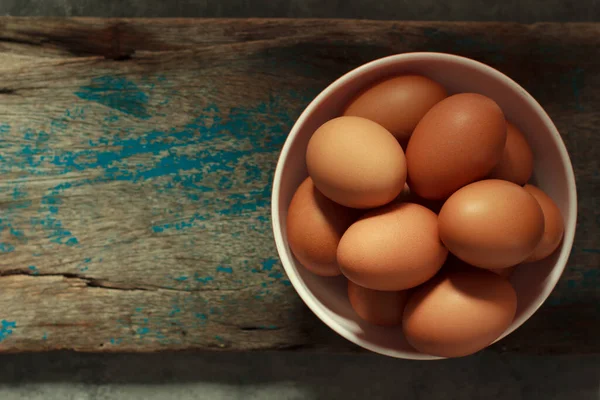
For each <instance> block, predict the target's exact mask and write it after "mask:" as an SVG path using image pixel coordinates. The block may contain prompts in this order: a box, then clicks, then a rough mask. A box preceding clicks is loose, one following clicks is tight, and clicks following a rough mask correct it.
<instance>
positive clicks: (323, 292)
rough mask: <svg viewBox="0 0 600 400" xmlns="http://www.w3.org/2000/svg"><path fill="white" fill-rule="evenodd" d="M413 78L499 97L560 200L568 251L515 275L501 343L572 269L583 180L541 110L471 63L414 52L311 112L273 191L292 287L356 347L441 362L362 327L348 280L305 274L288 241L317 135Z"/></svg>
mask: <svg viewBox="0 0 600 400" xmlns="http://www.w3.org/2000/svg"><path fill="white" fill-rule="evenodd" d="M405 73H417V74H420V75H424V76H427V77H429V78H431V79H433V80H435V81H437V82H439V83H441V84H442V85H444V86H445V87H446V89H447V90H448V91H449V93H451V94H452V93H459V92H474V93H480V94H483V95H485V96H488V97H490V98H492V99H494V100H495V101H496V102H497V103H498V104H499V105H500V107H501V108H502V110H503V111H504V114H505V115H506V117H507V119H508V120H510V121H511V122H513V123H514V124H515V125H516V126H517V127H519V128H520V129H521V130H522V132H523V133H524V134H525V135H526V137H527V139H528V141H529V143H530V145H531V147H532V149H533V152H534V156H535V161H534V163H535V164H534V176H533V178H532V180H533V182H534V183H535V184H536V185H538V186H539V187H540V188H541V189H542V190H544V191H545V192H546V193H547V194H548V195H549V196H550V197H551V198H552V199H553V200H554V201H555V202H556V204H557V205H558V207H559V208H560V210H561V212H562V215H563V218H564V220H565V237H564V240H563V243H562V245H561V246H562V247H561V248H560V249H559V250H558V251H556V252H555V253H554V254H553V255H552V256H550V257H549V258H547V259H545V260H542V261H540V262H537V263H535V264H528V265H525V266H521V267H520V268H517V270H516V271H515V273H514V274H513V275H512V277H511V282H512V283H513V286H514V287H515V289H516V291H517V294H518V301H519V305H518V310H517V316H516V318H515V320H514V322H513V323H512V325H511V326H510V327H509V328H508V329H507V330H506V331H505V332H504V334H503V335H502V336H501V337H500V338H499V339H501V338H502V337H504V336H506V335H508V334H509V333H510V332H512V331H513V330H514V329H516V328H517V327H518V326H520V325H521V324H522V323H523V322H524V321H525V320H527V319H528V318H529V317H530V316H531V315H532V314H533V313H534V312H535V311H536V310H537V309H538V308H539V306H540V305H541V304H542V303H543V301H544V300H545V299H546V298H547V297H548V295H549V294H550V292H551V290H552V289H553V288H554V286H555V285H556V282H557V281H558V279H559V277H560V275H561V273H562V271H563V269H564V266H565V264H566V261H567V259H568V256H569V253H570V250H571V246H572V242H573V237H574V232H575V220H576V192H575V180H574V175H573V170H572V167H571V164H570V161H569V157H568V154H567V152H566V148H565V146H564V144H563V142H562V140H561V138H560V136H559V134H558V132H557V131H556V128H555V127H554V125H553V124H552V122H551V120H550V118H549V117H548V116H547V115H546V113H545V112H544V111H543V109H542V108H541V107H540V105H539V104H538V103H537V102H536V101H535V100H534V99H533V98H532V97H531V96H530V95H529V94H528V93H527V92H526V91H525V90H524V89H523V88H521V87H520V86H519V85H517V84H516V83H515V82H513V81H512V80H510V79H509V78H507V77H506V76H504V75H503V74H501V73H500V72H498V71H496V70H494V69H492V68H491V67H488V66H485V65H483V64H480V63H478V62H476V61H473V60H469V59H466V58H463V57H458V56H452V55H448V54H438V53H409V54H403V55H398V56H391V57H387V58H383V59H380V60H376V61H374V62H371V63H369V64H366V65H363V66H362V67H359V68H357V69H355V70H353V71H351V72H349V73H348V74H346V75H344V76H342V77H341V78H339V79H338V80H337V81H335V82H334V83H333V84H332V85H330V86H329V87H328V88H327V89H325V90H324V91H323V92H322V93H321V94H320V95H319V96H317V98H315V100H314V101H313V102H312V103H311V104H310V105H309V106H308V107H307V109H306V110H305V111H304V113H303V114H302V115H301V116H300V118H299V119H298V121H297V122H296V124H295V126H294V128H293V129H292V132H291V133H290V135H289V137H288V139H287V141H286V143H285V145H284V148H283V151H282V153H281V156H280V160H279V163H278V166H277V171H276V174H275V182H274V188H273V226H274V235H275V240H276V242H277V247H278V251H279V255H280V258H281V260H282V263H283V266H284V268H285V270H286V272H287V274H288V276H289V278H290V281H291V282H292V284H293V285H294V287H295V289H296V291H297V292H298V294H299V295H300V296H301V297H302V299H303V300H304V301H305V302H306V304H307V305H308V306H309V307H310V308H311V309H312V311H313V312H315V314H316V315H317V316H318V317H319V318H321V319H322V320H323V321H324V322H325V323H326V324H327V325H329V326H330V327H331V328H332V329H334V330H335V331H336V332H337V333H339V334H340V335H342V336H344V337H345V338H347V339H349V340H350V341H352V342H354V343H356V344H358V345H360V346H362V347H365V348H367V349H369V350H372V351H375V352H378V353H381V354H386V355H389V356H394V357H400V358H411V359H434V358H437V357H432V356H429V355H425V354H422V353H419V352H418V351H416V350H414V349H413V348H412V347H410V345H408V343H407V342H406V340H405V339H404V337H403V335H402V331H401V329H400V328H381V327H377V326H374V325H371V324H368V323H365V322H363V321H361V320H360V318H359V317H358V316H357V315H356V314H355V313H354V311H353V310H352V308H351V306H350V303H349V301H348V299H347V295H346V282H345V278H343V277H338V278H322V277H318V276H315V275H313V274H311V273H310V272H308V271H307V270H305V269H304V268H303V267H302V265H300V263H299V262H298V261H297V260H296V259H295V258H294V256H293V254H292V252H291V251H290V249H289V246H288V244H287V239H286V235H285V229H286V223H285V221H286V214H287V209H288V206H289V203H290V201H291V199H292V196H293V194H294V192H295V190H296V188H297V187H298V185H299V184H300V183H301V182H302V181H303V180H304V179H305V178H306V177H307V175H308V174H307V170H306V164H305V153H306V146H307V144H308V140H309V139H310V136H311V135H312V133H313V132H314V131H315V130H316V129H317V128H318V127H319V126H320V125H321V124H323V123H324V122H326V121H328V120H329V119H331V118H334V117H336V116H339V115H340V114H341V112H342V109H343V107H344V106H345V105H346V104H347V103H348V101H349V100H350V99H352V98H353V96H355V95H356V94H357V93H358V92H359V91H360V90H362V89H364V88H365V87H368V86H369V85H370V84H372V83H374V82H376V81H378V80H380V79H382V78H385V77H387V76H392V75H398V74H405ZM499 339H498V340H499Z"/></svg>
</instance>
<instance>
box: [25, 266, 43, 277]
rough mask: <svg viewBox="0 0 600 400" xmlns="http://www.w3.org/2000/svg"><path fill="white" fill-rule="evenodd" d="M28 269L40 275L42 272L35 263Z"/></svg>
mask: <svg viewBox="0 0 600 400" xmlns="http://www.w3.org/2000/svg"><path fill="white" fill-rule="evenodd" d="M27 269H29V270H30V271H31V273H32V274H33V275H39V273H40V271H38V269H37V267H36V266H35V265H30V266H29V267H27Z"/></svg>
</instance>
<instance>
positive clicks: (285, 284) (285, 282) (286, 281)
mask: <svg viewBox="0 0 600 400" xmlns="http://www.w3.org/2000/svg"><path fill="white" fill-rule="evenodd" d="M281 284H282V285H283V286H292V282H290V281H288V280H287V279H283V280H282V281H281Z"/></svg>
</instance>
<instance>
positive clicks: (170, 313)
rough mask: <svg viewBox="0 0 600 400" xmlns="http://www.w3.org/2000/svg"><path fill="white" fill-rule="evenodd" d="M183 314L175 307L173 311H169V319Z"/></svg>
mask: <svg viewBox="0 0 600 400" xmlns="http://www.w3.org/2000/svg"><path fill="white" fill-rule="evenodd" d="M180 312H181V308H179V306H178V305H174V306H173V308H172V309H171V311H169V317H174V316H175V315H177V314H179V313H180Z"/></svg>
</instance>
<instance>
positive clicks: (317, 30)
mask: <svg viewBox="0 0 600 400" xmlns="http://www.w3.org/2000/svg"><path fill="white" fill-rule="evenodd" d="M599 45H600V24H535V25H518V24H504V23H429V22H428V23H400V22H374V21H350V20H260V19H257V20H138V19H135V20H126V19H123V20H110V19H67V20H63V19H16V18H0V177H1V178H0V252H2V254H1V256H0V273H1V276H0V323H1V325H0V350H2V351H12V352H15V351H39V350H51V349H75V350H79V351H156V350H167V349H192V348H197V349H232V350H245V349H275V348H319V349H327V350H338V351H341V350H343V351H347V350H356V347H354V346H353V345H351V344H350V343H348V342H346V341H344V340H343V339H340V338H339V337H337V336H336V335H335V334H334V333H333V332H331V331H329V329H328V328H326V327H325V326H324V325H323V324H322V323H321V322H319V321H317V320H316V318H315V317H314V316H313V315H312V313H311V312H310V311H309V310H308V309H307V308H306V307H305V306H304V305H303V304H302V302H301V301H300V299H299V298H298V296H297V295H296V294H295V292H294V290H293V288H292V287H291V286H290V283H289V281H288V280H287V279H286V277H285V275H284V272H283V270H282V268H281V266H280V263H279V261H278V259H277V253H276V251H275V247H274V243H273V239H272V233H271V225H270V216H269V212H270V207H269V202H270V190H271V180H272V176H273V170H274V167H275V163H276V159H277V155H278V152H279V150H280V148H281V145H282V144H283V142H284V140H285V138H286V135H287V132H288V131H289V129H290V128H291V126H292V125H293V122H294V121H295V119H296V118H297V116H298V115H299V113H300V112H301V111H302V109H303V108H304V107H305V106H306V105H307V104H308V102H309V101H310V100H311V99H312V98H313V97H314V96H315V95H316V94H317V93H318V92H319V91H320V90H322V89H323V88H324V87H325V86H327V85H328V84H329V83H330V82H331V81H332V80H334V79H335V78H337V77H338V76H340V75H341V74H343V73H344V72H347V71H348V70H350V69H352V68H354V67H356V66H358V65H360V64H362V63H364V62H367V61H369V60H372V59H375V58H378V57H381V56H385V55H390V54H395V53H401V52H407V51H445V52H451V53H455V54H461V55H465V56H468V57H471V58H474V59H477V60H481V61H483V62H485V63H487V64H490V65H492V66H494V67H496V68H498V69H499V70H501V71H503V72H505V73H507V74H508V75H509V76H511V77H512V78H514V79H515V80H516V81H517V82H519V83H520V84H522V85H523V86H524V87H525V88H526V89H527V90H529V91H530V92H531V93H532V94H533V95H534V96H535V97H536V98H537V99H538V100H539V101H540V103H541V104H542V106H544V107H545V108H546V110H547V111H548V112H549V114H550V115H551V117H552V118H553V119H554V121H555V122H556V124H557V126H558V128H559V130H560V132H561V134H562V135H563V138H564V140H565V142H566V144H567V147H568V148H569V151H570V154H571V158H572V160H573V163H574V167H575V171H576V175H577V183H578V189H579V210H580V211H579V212H580V218H579V221H578V235H577V238H576V243H575V247H574V249H573V253H572V255H571V259H570V262H569V267H568V270H567V271H566V273H565V275H564V277H563V279H562V280H561V282H560V283H559V285H558V287H557V289H556V290H555V291H554V292H553V294H552V297H551V298H550V300H549V301H548V302H547V304H546V305H545V306H544V307H543V308H542V309H541V310H540V312H539V313H538V314H536V315H535V316H534V317H533V318H532V319H531V320H530V321H529V322H527V323H526V324H525V325H524V326H523V327H522V328H520V329H519V330H518V331H517V332H515V333H514V334H512V335H510V336H509V337H508V338H506V339H505V340H503V341H502V342H501V343H499V344H498V345H496V346H494V348H495V349H497V350H499V351H507V350H517V349H518V350H520V351H525V352H530V353H548V352H578V353H594V352H598V351H599V350H600V342H599V341H598V339H597V338H598V337H600V328H599V325H598V324H597V323H596V322H597V320H598V315H599V309H598V304H599V300H600V295H599V291H598V283H599V282H598V279H599V276H600V273H599V272H598V267H599V265H600V211H599V208H598V196H599V194H600V176H599V175H598V170H599V169H600V166H599V165H598V160H599V157H598V151H597V149H596V148H595V146H594V145H595V137H594V131H595V129H596V128H597V126H599V124H600V114H599V113H598V112H597V109H598V106H599V105H600V92H599V91H597V90H595V88H597V87H599V85H600V57H599V56H598V55H597V48H598V46H599Z"/></svg>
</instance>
